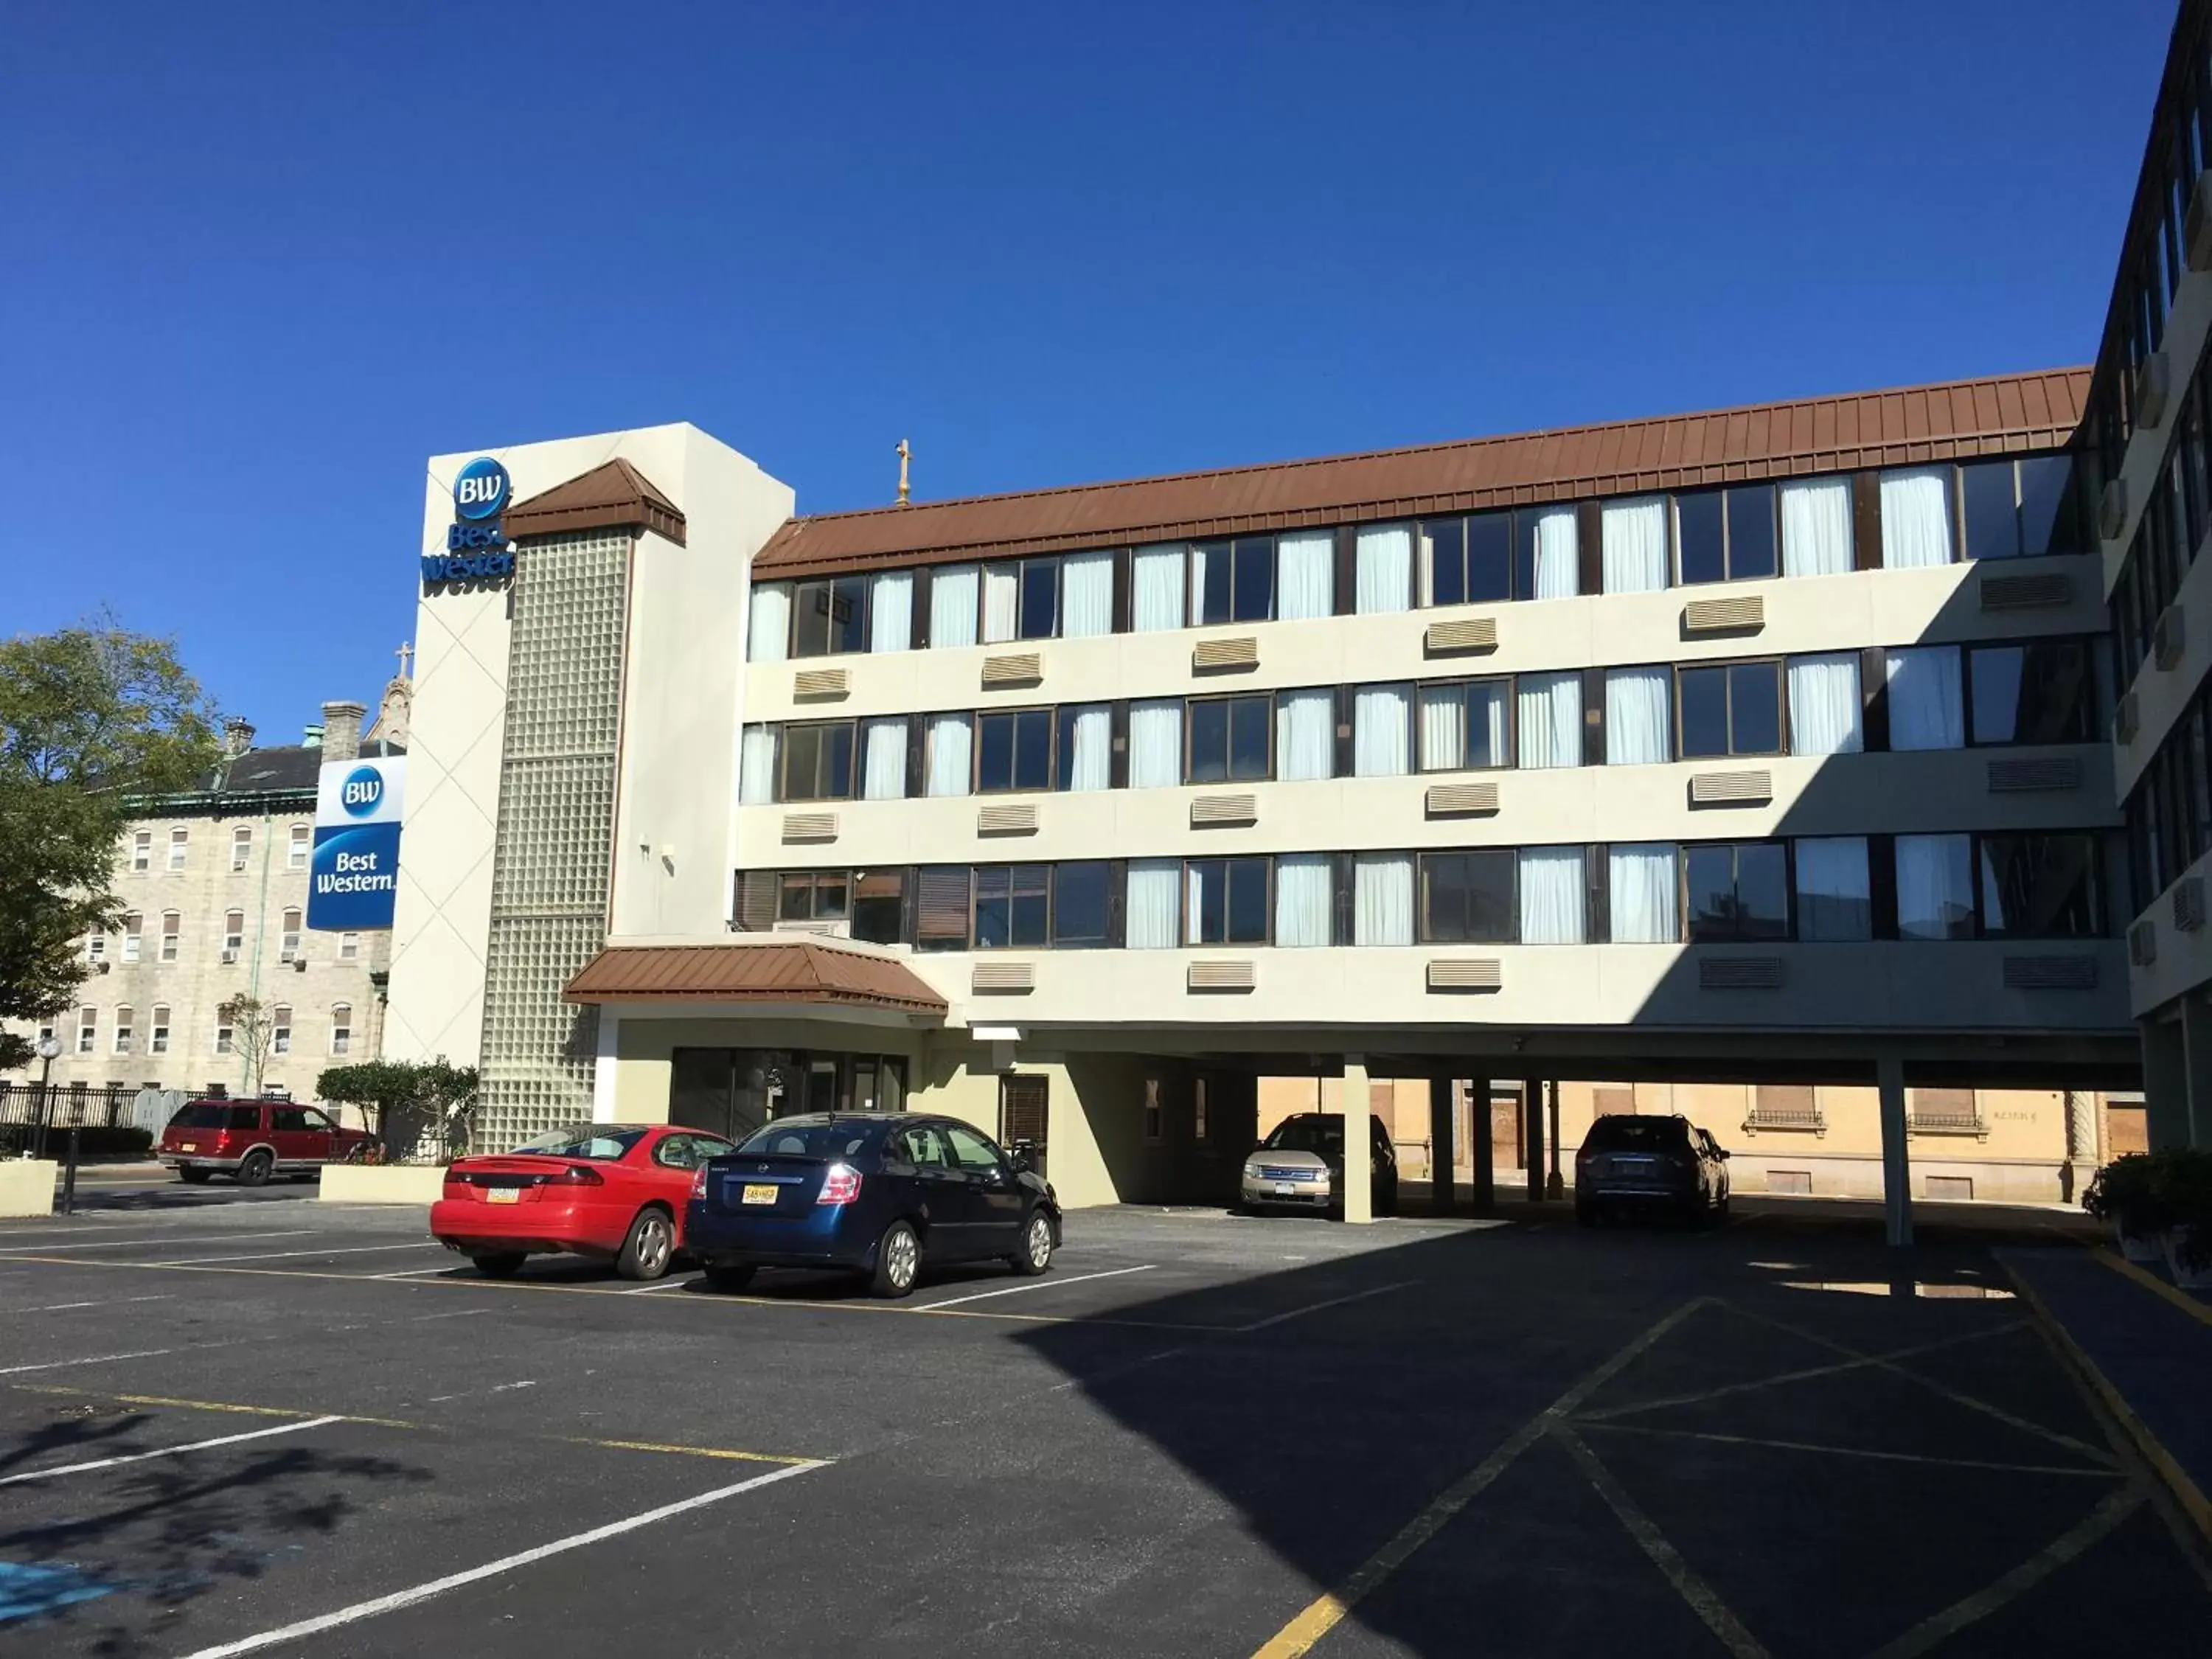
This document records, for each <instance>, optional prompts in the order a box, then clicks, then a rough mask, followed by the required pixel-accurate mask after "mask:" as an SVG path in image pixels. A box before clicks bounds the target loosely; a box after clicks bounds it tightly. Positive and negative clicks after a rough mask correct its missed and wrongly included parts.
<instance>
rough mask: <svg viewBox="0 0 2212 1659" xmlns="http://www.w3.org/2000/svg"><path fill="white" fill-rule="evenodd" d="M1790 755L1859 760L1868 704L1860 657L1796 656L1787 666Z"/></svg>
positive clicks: (1845, 654) (1840, 653)
mask: <svg viewBox="0 0 2212 1659" xmlns="http://www.w3.org/2000/svg"><path fill="white" fill-rule="evenodd" d="M1786 671H1787V681H1786V685H1785V694H1786V700H1787V701H1788V702H1789V705H1790V753H1791V754H1793V755H1856V754H1858V753H1859V752H1860V751H1861V750H1863V749H1864V748H1865V747H1866V731H1865V719H1864V716H1865V710H1866V704H1865V702H1864V700H1863V698H1862V697H1861V696H1860V695H1859V655H1858V653H1857V652H1856V651H1838V652H1833V653H1825V654H1823V655H1820V656H1808V657H1792V658H1790V659H1789V661H1788V663H1787V665H1786Z"/></svg>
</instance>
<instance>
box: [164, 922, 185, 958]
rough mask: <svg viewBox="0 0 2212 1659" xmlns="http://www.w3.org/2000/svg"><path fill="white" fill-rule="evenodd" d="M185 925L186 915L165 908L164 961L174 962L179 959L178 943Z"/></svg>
mask: <svg viewBox="0 0 2212 1659" xmlns="http://www.w3.org/2000/svg"><path fill="white" fill-rule="evenodd" d="M184 925H185V919H184V917H183V916H182V915H179V914H178V913H177V912H176V911H174V910H164V911H163V912H162V913H161V960H162V961H164V962H174V961H175V960H176V959H177V943H178V940H179V938H180V937H181V935H182V933H183V929H184Z"/></svg>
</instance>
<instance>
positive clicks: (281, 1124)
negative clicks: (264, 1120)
mask: <svg viewBox="0 0 2212 1659" xmlns="http://www.w3.org/2000/svg"><path fill="white" fill-rule="evenodd" d="M269 1127H270V1128H271V1129H281V1130H283V1131H284V1132H285V1133H304V1132H305V1131H306V1130H307V1128H308V1127H310V1126H309V1124H308V1122H307V1112H306V1111H305V1109H302V1108H301V1107H298V1106H272V1107H270V1109H269Z"/></svg>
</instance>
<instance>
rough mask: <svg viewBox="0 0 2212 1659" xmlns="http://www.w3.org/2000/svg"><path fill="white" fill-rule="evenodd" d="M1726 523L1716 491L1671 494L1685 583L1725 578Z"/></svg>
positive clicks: (1726, 561)
mask: <svg viewBox="0 0 2212 1659" xmlns="http://www.w3.org/2000/svg"><path fill="white" fill-rule="evenodd" d="M1726 525H1727V514H1726V513H1725V511H1724V510H1723V501H1722V498H1721V492H1720V491H1719V490H1717V489H1706V490H1700V491H1699V492H1698V493H1697V494H1696V495H1677V496H1676V497H1674V527H1675V533H1676V537H1677V538H1678V541H1679V544H1680V549H1681V561H1682V563H1681V571H1682V580H1683V582H1684V583H1685V584H1689V583H1692V582H1717V581H1725V580H1727V579H1728V556H1727V544H1726V533H1727V532H1726Z"/></svg>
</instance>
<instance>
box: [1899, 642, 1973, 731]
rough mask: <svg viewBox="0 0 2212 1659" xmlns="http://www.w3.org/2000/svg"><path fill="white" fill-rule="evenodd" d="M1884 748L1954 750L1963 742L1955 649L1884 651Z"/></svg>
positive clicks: (1963, 714)
mask: <svg viewBox="0 0 2212 1659" xmlns="http://www.w3.org/2000/svg"><path fill="white" fill-rule="evenodd" d="M1888 679H1889V696H1888V703H1889V746H1890V747H1891V748H1892V749H1900V750H1921V749H1959V748H1962V747H1964V746H1965V744H1966V704H1965V699H1964V696H1963V695H1962V693H1961V691H1960V678H1959V647H1957V646H1955V645H1931V646H1918V647H1912V648H1911V649H1908V650H1898V651H1892V652H1891V653H1889V657H1888Z"/></svg>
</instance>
